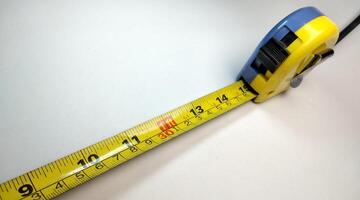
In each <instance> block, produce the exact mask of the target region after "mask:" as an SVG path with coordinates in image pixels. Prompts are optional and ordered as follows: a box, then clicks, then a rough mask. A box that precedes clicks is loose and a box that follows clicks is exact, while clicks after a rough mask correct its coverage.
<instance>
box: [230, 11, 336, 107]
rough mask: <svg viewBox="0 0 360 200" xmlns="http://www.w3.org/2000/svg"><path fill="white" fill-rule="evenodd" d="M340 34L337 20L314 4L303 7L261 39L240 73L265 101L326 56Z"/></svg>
mask: <svg viewBox="0 0 360 200" xmlns="http://www.w3.org/2000/svg"><path fill="white" fill-rule="evenodd" d="M338 36H339V29H338V28H337V26H336V24H335V23H334V22H332V21H331V20H330V19H329V18H328V17H326V16H325V15H324V14H322V13H321V12H320V11H319V10H317V9H316V8H314V7H305V8H301V9H299V10H297V11H295V12H293V13H291V14H290V15H288V16H287V17H286V18H284V19H283V20H282V21H280V22H279V23H278V24H277V25H276V26H275V27H274V28H273V29H272V30H271V31H270V32H269V33H268V34H267V35H266V36H265V37H264V39H263V40H262V41H261V42H260V44H259V45H258V47H257V48H256V49H255V52H254V53H253V54H252V56H251V57H250V59H249V60H248V61H247V63H246V64H245V66H244V67H243V69H242V71H241V72H240V74H239V75H238V78H237V79H238V80H240V79H241V80H244V81H245V82H246V83H248V84H249V85H250V86H251V88H252V89H253V90H254V91H255V92H256V93H257V94H258V96H257V97H256V98H255V99H254V102H257V103H260V102H263V101H265V100H267V99H269V98H271V97H273V96H275V95H277V94H279V93H281V92H283V91H285V90H287V89H288V88H289V87H290V85H291V84H292V81H294V79H296V78H298V77H299V76H301V77H302V74H303V73H304V72H307V71H309V70H310V69H312V68H313V67H314V66H315V65H316V64H317V63H319V62H320V61H321V60H322V59H324V58H325V57H327V56H329V55H332V53H333V50H332V48H333V47H334V46H335V43H336V41H337V39H338Z"/></svg>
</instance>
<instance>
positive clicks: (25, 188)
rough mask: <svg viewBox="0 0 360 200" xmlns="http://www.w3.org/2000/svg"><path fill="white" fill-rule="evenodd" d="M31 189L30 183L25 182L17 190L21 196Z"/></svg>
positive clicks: (27, 194) (27, 193) (28, 193)
mask: <svg viewBox="0 0 360 200" xmlns="http://www.w3.org/2000/svg"><path fill="white" fill-rule="evenodd" d="M33 191H34V188H33V187H32V186H31V185H30V184H25V185H23V186H21V187H19V189H18V192H19V193H20V194H21V196H22V197H27V196H29V195H30V194H31V193H32V192H33Z"/></svg>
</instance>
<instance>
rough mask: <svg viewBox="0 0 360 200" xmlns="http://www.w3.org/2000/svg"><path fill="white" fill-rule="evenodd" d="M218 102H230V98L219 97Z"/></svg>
mask: <svg viewBox="0 0 360 200" xmlns="http://www.w3.org/2000/svg"><path fill="white" fill-rule="evenodd" d="M216 100H217V101H218V102H219V103H223V102H225V101H228V100H229V98H228V97H227V96H226V95H225V94H223V95H222V96H221V97H217V98H216Z"/></svg>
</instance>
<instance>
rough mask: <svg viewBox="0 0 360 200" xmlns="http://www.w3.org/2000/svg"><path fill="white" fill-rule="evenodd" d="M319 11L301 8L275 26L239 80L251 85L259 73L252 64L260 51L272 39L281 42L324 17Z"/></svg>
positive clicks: (262, 41) (241, 73)
mask: <svg viewBox="0 0 360 200" xmlns="http://www.w3.org/2000/svg"><path fill="white" fill-rule="evenodd" d="M323 15H324V14H323V13H321V12H320V11H319V10H318V9H316V8H314V7H304V8H300V9H298V10H296V11H294V12H293V13H291V14H290V15H288V16H287V17H285V18H284V19H283V20H281V21H280V22H279V23H278V24H276V25H275V26H274V28H272V29H271V30H270V32H269V33H268V34H267V35H266V36H265V37H264V39H262V40H261V42H260V44H259V45H258V46H257V47H256V49H255V51H254V53H253V54H252V55H251V57H250V58H249V60H248V61H247V62H246V64H245V65H244V67H243V68H242V70H241V72H240V73H239V75H238V76H237V80H240V79H244V80H245V81H246V82H247V83H248V84H250V83H251V82H252V81H253V80H254V78H255V77H256V76H257V74H258V72H257V70H256V69H254V68H253V67H251V64H252V63H253V62H254V60H255V58H256V56H257V54H258V53H259V50H260V48H261V47H262V46H264V45H265V44H266V43H267V42H268V41H269V40H270V39H271V38H275V39H277V40H281V39H282V38H283V37H284V36H285V35H286V34H288V33H289V31H292V32H293V33H295V32H296V31H297V30H298V29H300V28H301V27H302V26H304V25H305V24H307V23H308V22H309V21H311V20H313V19H315V18H317V17H319V16H323Z"/></svg>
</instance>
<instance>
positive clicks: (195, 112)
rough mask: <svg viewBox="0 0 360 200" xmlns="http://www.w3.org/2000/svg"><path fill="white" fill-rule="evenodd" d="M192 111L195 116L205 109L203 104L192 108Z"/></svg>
mask: <svg viewBox="0 0 360 200" xmlns="http://www.w3.org/2000/svg"><path fill="white" fill-rule="evenodd" d="M190 112H191V113H192V114H194V115H195V116H196V115H198V114H201V113H203V112H204V109H203V108H202V107H201V106H196V107H195V109H191V110H190Z"/></svg>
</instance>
